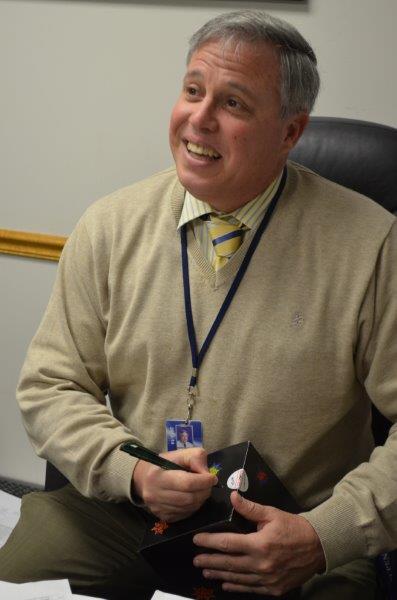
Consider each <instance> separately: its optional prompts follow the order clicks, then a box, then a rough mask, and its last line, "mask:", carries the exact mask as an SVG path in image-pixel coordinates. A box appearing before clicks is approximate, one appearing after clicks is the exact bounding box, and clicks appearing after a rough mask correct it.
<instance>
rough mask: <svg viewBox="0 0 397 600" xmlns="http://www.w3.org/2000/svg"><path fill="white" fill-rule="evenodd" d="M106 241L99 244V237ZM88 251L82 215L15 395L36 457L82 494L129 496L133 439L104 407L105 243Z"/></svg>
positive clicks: (114, 497) (106, 497)
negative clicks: (125, 446)
mask: <svg viewBox="0 0 397 600" xmlns="http://www.w3.org/2000/svg"><path fill="white" fill-rule="evenodd" d="M104 244H105V242H104ZM95 247H96V248H97V250H96V251H94V250H93V247H92V244H91V241H90V237H89V235H88V232H87V228H86V225H85V220H84V217H83V219H82V220H81V221H80V223H79V224H78V226H77V227H76V229H75V231H74V232H73V233H72V235H71V236H70V238H69V240H68V241H67V244H66V245H65V248H64V250H63V252H62V256H61V260H60V264H59V268H58V272H57V277H56V281H55V285H54V289H53V292H52V295H51V298H50V301H49V304H48V307H47V310H46V312H45V314H44V317H43V320H42V322H41V324H40V327H39V329H38V331H37V333H36V335H35V337H34V338H33V340H32V342H31V345H30V347H29V350H28V354H27V357H26V360H25V363H24V366H23V369H22V372H21V376H20V381H19V384H18V389H17V399H18V402H19V405H20V408H21V411H22V418H23V421H24V424H25V427H26V430H27V432H28V435H29V437H30V440H31V443H32V445H33V447H34V449H35V451H36V452H37V454H38V455H39V456H41V457H43V458H46V459H48V460H50V461H51V462H52V463H53V464H54V465H55V466H56V467H57V468H58V469H59V470H60V471H62V473H63V474H64V475H65V476H66V477H67V478H68V479H69V480H70V482H71V483H72V484H73V485H74V486H75V487H76V488H77V489H78V490H79V491H80V492H81V493H82V494H84V495H86V496H94V497H98V498H100V499H102V500H113V501H123V500H128V499H130V486H131V477H132V472H133V469H134V466H135V463H136V460H135V459H134V458H133V457H130V456H128V455H127V454H125V453H124V452H121V451H120V450H119V446H120V444H121V443H122V442H124V441H126V440H131V439H133V436H132V435H131V433H130V432H129V431H128V429H127V428H126V427H125V426H124V425H123V424H122V423H120V422H119V421H118V420H117V419H115V418H114V417H113V415H112V414H111V412H110V410H109V409H108V407H107V404H106V392H107V389H108V375H107V364H106V355H105V341H106V327H107V310H108V302H109V300H108V289H107V288H108V286H107V271H108V268H107V261H109V258H108V256H107V254H108V253H107V252H106V247H105V248H101V245H100V244H97V245H96V246H95Z"/></svg>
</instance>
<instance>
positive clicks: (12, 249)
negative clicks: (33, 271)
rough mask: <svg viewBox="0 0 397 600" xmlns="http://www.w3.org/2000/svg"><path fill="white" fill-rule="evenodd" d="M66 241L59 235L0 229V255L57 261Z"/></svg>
mask: <svg viewBox="0 0 397 600" xmlns="http://www.w3.org/2000/svg"><path fill="white" fill-rule="evenodd" d="M66 240H67V238H66V237H63V236H59V235H49V234H46V233H33V232H30V231H14V230H12V229H0V253H2V254H14V255H17V256H26V257H28V258H39V259H42V260H53V261H58V260H59V257H60V256H61V253H62V250H63V247H64V245H65V243H66Z"/></svg>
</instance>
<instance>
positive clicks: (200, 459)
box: [160, 448, 208, 473]
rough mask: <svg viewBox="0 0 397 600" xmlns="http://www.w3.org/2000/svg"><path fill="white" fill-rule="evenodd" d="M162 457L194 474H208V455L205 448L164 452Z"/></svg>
mask: <svg viewBox="0 0 397 600" xmlns="http://www.w3.org/2000/svg"><path fill="white" fill-rule="evenodd" d="M160 456H163V457H164V458H167V459H168V460H171V461H172V462H175V463H177V464H178V465H180V466H181V467H184V468H185V469H188V470H189V471H193V472H194V473H208V466H207V453H206V451H205V450H204V448H187V449H186V450H173V451H172V452H163V453H162V454H160Z"/></svg>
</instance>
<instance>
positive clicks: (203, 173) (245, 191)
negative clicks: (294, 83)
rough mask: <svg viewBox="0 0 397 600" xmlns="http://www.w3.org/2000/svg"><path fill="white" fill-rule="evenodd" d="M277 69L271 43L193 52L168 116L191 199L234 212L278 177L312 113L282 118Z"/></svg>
mask: <svg viewBox="0 0 397 600" xmlns="http://www.w3.org/2000/svg"><path fill="white" fill-rule="evenodd" d="M279 72H280V67H279V59H278V56H277V53H276V51H275V49H273V47H272V46H271V45H268V44H248V43H242V44H239V46H238V48H236V47H235V46H234V47H233V46H232V47H230V45H229V47H226V48H225V47H224V45H223V44H222V43H221V42H209V43H207V44H205V45H204V46H201V48H199V49H198V50H197V51H196V52H195V53H194V54H193V55H192V58H191V60H190V63H189V65H188V68H187V73H186V75H185V78H184V81H183V88H182V93H181V95H180V97H179V99H178V101H177V103H176V105H175V107H174V109H173V111H172V115H171V123H170V145H171V150H172V153H173V156H174V160H175V163H176V168H177V173H178V177H179V179H180V181H181V183H182V185H183V186H184V187H185V188H186V189H187V190H189V191H190V192H191V193H192V194H193V196H195V197H196V198H199V199H200V200H204V201H206V202H208V203H209V204H211V205H212V206H213V207H214V208H216V209H218V210H222V211H224V212H230V211H232V210H234V209H236V208H238V207H239V206H242V205H244V204H246V203H247V202H248V201H249V200H252V199H253V198H254V197H255V196H257V195H258V194H259V193H261V192H262V191H263V190H264V189H266V187H267V186H268V185H269V184H270V183H271V182H272V181H273V179H275V177H277V175H278V174H279V173H280V172H281V169H282V167H283V165H284V164H285V161H286V159H287V156H288V152H289V151H290V150H291V148H292V147H293V146H294V145H295V143H296V141H297V140H298V138H299V136H300V134H301V133H302V131H303V129H304V126H305V124H306V122H307V115H305V114H299V115H294V116H293V117H288V118H286V119H282V118H281V117H280V91H279Z"/></svg>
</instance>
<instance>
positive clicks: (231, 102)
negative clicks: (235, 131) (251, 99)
mask: <svg viewBox="0 0 397 600" xmlns="http://www.w3.org/2000/svg"><path fill="white" fill-rule="evenodd" d="M226 106H227V107H228V108H232V109H234V110H243V108H244V106H243V105H242V104H241V102H239V101H238V100H236V99H235V98H228V99H227V100H226Z"/></svg>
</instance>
